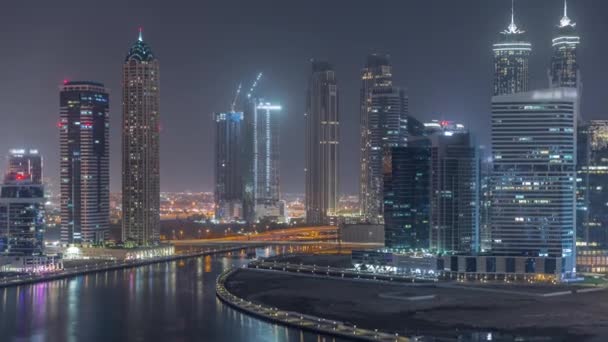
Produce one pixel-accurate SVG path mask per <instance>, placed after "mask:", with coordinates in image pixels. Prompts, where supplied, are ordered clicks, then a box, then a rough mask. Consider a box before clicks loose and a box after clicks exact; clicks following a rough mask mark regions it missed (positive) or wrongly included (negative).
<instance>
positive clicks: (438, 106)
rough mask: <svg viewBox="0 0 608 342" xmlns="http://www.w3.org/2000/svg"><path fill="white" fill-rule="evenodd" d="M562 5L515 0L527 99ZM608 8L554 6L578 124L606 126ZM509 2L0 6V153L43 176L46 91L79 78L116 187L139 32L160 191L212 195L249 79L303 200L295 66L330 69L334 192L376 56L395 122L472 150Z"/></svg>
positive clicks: (53, 113) (352, 154)
mask: <svg viewBox="0 0 608 342" xmlns="http://www.w3.org/2000/svg"><path fill="white" fill-rule="evenodd" d="M562 6H563V2H562V0H519V1H516V23H517V24H518V26H520V28H522V29H524V30H526V31H528V33H529V37H530V40H531V42H532V44H533V49H534V50H533V55H532V59H531V65H530V70H531V88H538V87H545V86H546V84H547V76H546V70H547V67H548V65H549V61H550V52H551V38H552V32H553V29H554V27H555V26H556V25H557V24H558V22H559V19H560V18H561V13H562ZM607 15H608V1H606V0H570V1H569V16H570V18H572V19H573V20H574V21H575V22H577V23H578V25H577V27H578V30H579V33H580V34H581V37H582V44H581V47H580V50H579V64H580V65H581V69H582V77H583V78H582V79H583V83H584V95H583V106H582V109H583V113H582V115H583V116H584V117H585V118H587V119H591V118H594V119H596V118H604V119H608V96H606V95H607V94H606V80H608V63H607V61H606V58H607V57H606V56H608V44H607V43H606V36H607V33H608V20H606V17H607ZM509 19H510V1H509V0H462V1H459V0H400V1H396V0H373V1H371V0H368V1H353V0H350V1H346V0H344V1H338V0H333V1H330V0H307V1H300V0H299V1H295V0H294V1H270V0H267V1H256V0H243V1H228V0H218V1H204V0H188V1H186V0H172V1H167V0H163V1H161V0H142V1H128V0H105V1H82V0H74V1H72V0H70V1H67V0H54V1H10V2H9V1H4V2H3V4H2V5H0V68H2V70H1V72H0V114H1V115H2V119H3V120H2V124H1V125H0V154H5V153H7V152H2V151H8V149H9V148H12V147H32V148H38V149H39V150H40V151H41V153H43V154H44V157H45V175H46V176H47V177H50V178H51V179H52V180H53V181H54V182H57V179H58V175H59V131H58V129H57V128H56V123H57V121H58V119H59V108H58V107H59V95H58V91H59V88H58V87H59V85H60V84H61V83H62V81H63V80H64V79H70V80H93V81H99V82H103V83H105V85H106V87H108V88H109V89H110V109H111V110H110V115H111V125H112V126H111V133H110V135H111V183H112V187H111V188H112V191H120V168H121V165H120V146H121V136H120V122H121V115H122V113H121V72H122V62H123V61H124V57H125V54H126V52H127V50H128V48H129V46H130V45H131V44H132V43H133V42H134V41H135V40H136V38H137V29H138V27H140V26H141V27H143V30H144V40H145V41H146V42H148V43H149V44H150V46H151V47H152V49H153V51H154V52H155V54H156V56H157V57H158V58H159V60H160V64H161V121H162V133H161V190H162V191H181V190H193V191H199V190H205V191H209V190H212V189H213V122H212V119H211V113H212V112H214V111H225V110H227V109H228V108H229V104H230V102H231V100H232V97H233V96H234V91H235V89H236V86H237V84H238V83H239V82H243V83H244V84H245V85H248V84H250V83H251V82H252V79H253V78H254V77H255V75H256V74H257V73H258V72H264V76H263V79H262V82H261V85H260V87H259V94H260V95H262V96H264V97H265V98H267V99H269V100H273V101H277V102H280V103H281V104H282V105H283V106H284V111H283V113H282V118H281V134H282V135H281V138H280V139H281V186H282V191H283V192H303V190H304V173H303V169H304V155H303V154H304V117H303V113H304V111H305V95H306V85H307V77H308V74H309V72H310V65H309V60H310V58H312V57H314V58H318V59H327V60H329V61H330V62H331V63H333V64H334V66H335V69H336V72H337V77H338V85H339V87H340V91H341V99H340V106H341V108H340V116H341V127H342V128H341V130H342V131H341V154H342V155H341V168H342V170H341V176H342V179H341V190H342V193H356V192H357V191H358V190H357V189H358V185H357V182H358V170H359V166H358V163H359V154H358V153H359V142H358V134H359V132H358V129H359V128H358V123H359V107H358V101H359V85H360V84H359V83H360V82H359V73H360V69H361V68H362V66H363V63H364V61H365V57H366V55H367V54H369V53H372V52H380V53H389V54H390V55H391V57H392V63H393V75H394V83H395V84H396V85H400V86H404V87H407V88H408V89H409V90H408V93H409V98H410V114H412V115H413V116H415V117H417V118H419V119H421V120H428V119H431V118H440V119H449V120H456V121H461V122H463V123H465V125H468V126H469V127H470V128H471V130H472V131H473V132H474V133H475V134H476V135H477V137H478V141H479V143H480V144H482V143H487V141H488V129H489V124H490V119H489V112H490V96H491V88H492V73H493V67H492V54H491V44H492V43H493V42H494V41H495V40H496V39H497V36H498V32H499V31H501V30H504V29H505V28H506V26H507V24H508V21H509Z"/></svg>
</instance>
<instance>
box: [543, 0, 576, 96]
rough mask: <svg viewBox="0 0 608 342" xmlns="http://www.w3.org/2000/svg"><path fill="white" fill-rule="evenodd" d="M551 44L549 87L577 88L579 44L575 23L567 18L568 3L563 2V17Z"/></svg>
mask: <svg viewBox="0 0 608 342" xmlns="http://www.w3.org/2000/svg"><path fill="white" fill-rule="evenodd" d="M552 43H553V56H552V58H551V69H550V70H549V82H550V85H551V87H572V88H578V87H579V85H580V84H579V83H580V75H579V69H578V63H577V60H576V50H577V47H578V45H579V43H580V37H579V35H578V33H577V31H576V23H573V22H572V20H570V18H568V3H567V2H566V0H564V16H563V17H562V19H561V20H560V22H559V25H558V26H557V31H556V35H555V38H553V41H552ZM579 95H580V94H579Z"/></svg>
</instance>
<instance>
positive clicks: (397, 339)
mask: <svg viewBox="0 0 608 342" xmlns="http://www.w3.org/2000/svg"><path fill="white" fill-rule="evenodd" d="M237 270H238V268H232V269H230V270H227V271H225V272H223V273H222V274H220V275H219V276H218V278H217V282H216V295H217V297H218V298H219V299H220V300H221V301H222V302H224V303H226V304H227V305H229V306H230V307H232V308H234V309H237V310H239V311H242V312H245V313H246V314H249V315H251V316H254V317H257V318H261V319H264V320H266V321H270V322H273V323H278V324H281V325H285V326H288V327H291V328H297V329H302V330H307V331H312V332H315V333H319V334H324V335H330V336H335V337H339V338H347V339H349V340H357V341H385V342H389V341H391V342H406V341H410V339H409V338H407V337H404V336H399V334H391V333H387V332H381V331H378V330H368V329H361V328H357V326H356V325H351V324H347V323H344V322H340V321H334V320H328V319H325V318H321V317H315V316H311V315H305V314H302V313H298V312H293V311H285V310H280V309H278V308H273V307H269V306H264V305H261V304H256V303H253V302H251V301H247V300H245V299H243V298H240V297H238V296H236V295H234V294H232V293H231V292H230V291H228V289H226V287H225V283H226V280H227V279H228V278H229V277H230V276H231V275H232V274H233V273H234V272H236V271H237Z"/></svg>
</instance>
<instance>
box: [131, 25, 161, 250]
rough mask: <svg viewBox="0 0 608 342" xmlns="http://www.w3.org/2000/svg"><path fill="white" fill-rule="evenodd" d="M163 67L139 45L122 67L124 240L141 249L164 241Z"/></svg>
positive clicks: (149, 51) (147, 48)
mask: <svg viewBox="0 0 608 342" xmlns="http://www.w3.org/2000/svg"><path fill="white" fill-rule="evenodd" d="M159 99H160V88H159V62H158V59H156V57H155V56H154V54H153V53H152V50H151V49H150V47H149V46H148V44H146V43H145V42H144V41H143V38H142V35H141V31H140V35H139V39H138V40H137V41H136V42H135V43H134V44H133V46H132V47H131V49H130V50H129V53H128V54H127V57H126V58H125V62H124V64H123V117H122V215H123V222H122V239H123V241H132V242H134V243H136V244H139V245H150V244H155V243H157V242H158V241H159V238H160V216H159V215H160V160H159V159H160V155H159V138H160V134H159V131H160V103H159Z"/></svg>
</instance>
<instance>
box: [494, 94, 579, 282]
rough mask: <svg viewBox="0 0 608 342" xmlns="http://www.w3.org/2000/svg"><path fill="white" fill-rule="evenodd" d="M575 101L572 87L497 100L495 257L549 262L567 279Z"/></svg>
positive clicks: (571, 265)
mask: <svg viewBox="0 0 608 342" xmlns="http://www.w3.org/2000/svg"><path fill="white" fill-rule="evenodd" d="M577 102H578V94H577V90H576V89H573V88H553V89H543V90H538V91H531V92H527V93H520V94H513V95H502V96H495V97H493V98H492V153H493V160H494V163H493V168H494V169H493V173H492V180H491V184H492V188H493V189H492V196H493V199H492V211H491V215H492V218H491V224H492V252H493V253H495V254H498V255H515V256H517V255H519V256H522V255H523V256H530V257H539V256H540V257H550V258H553V259H554V260H558V263H562V262H563V263H562V265H561V266H559V265H555V264H554V266H556V267H557V268H556V269H558V270H560V269H561V270H562V273H564V275H567V274H571V273H573V272H575V257H576V245H575V240H576V214H575V211H576V200H575V190H576V177H577V175H576V160H577V148H576V147H577V146H576V140H577V125H576V123H577V118H578V104H577ZM554 268H555V267H554Z"/></svg>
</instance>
